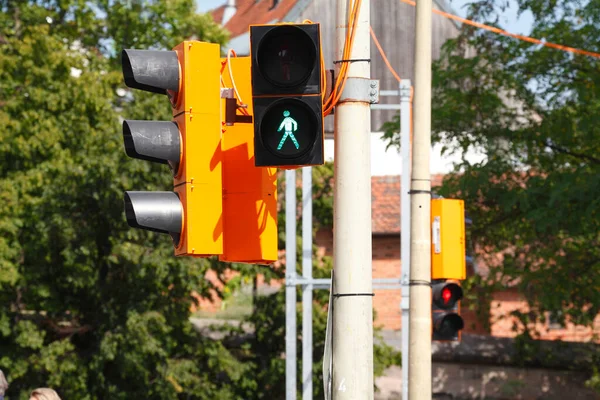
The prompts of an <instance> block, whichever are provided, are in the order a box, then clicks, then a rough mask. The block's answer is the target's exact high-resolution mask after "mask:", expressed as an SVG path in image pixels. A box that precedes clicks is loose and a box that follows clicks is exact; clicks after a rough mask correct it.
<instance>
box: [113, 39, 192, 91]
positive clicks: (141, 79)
mask: <svg viewBox="0 0 600 400" xmlns="http://www.w3.org/2000/svg"><path fill="white" fill-rule="evenodd" d="M121 65H122V67H123V77H124V78H125V84H126V85H127V86H128V87H130V88H132V89H140V90H145V91H147V92H152V93H160V94H167V91H171V92H178V91H179V75H180V72H179V60H178V59H177V53H176V52H174V51H164V50H133V49H126V50H123V51H122V52H121Z"/></svg>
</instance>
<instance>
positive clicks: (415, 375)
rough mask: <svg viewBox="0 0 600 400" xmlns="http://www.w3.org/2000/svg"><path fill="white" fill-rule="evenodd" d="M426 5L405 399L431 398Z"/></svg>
mask: <svg viewBox="0 0 600 400" xmlns="http://www.w3.org/2000/svg"><path fill="white" fill-rule="evenodd" d="M431 9H432V2H431V0H419V1H418V2H417V9H416V23H415V26H416V32H415V95H414V136H413V153H412V157H413V160H412V182H411V184H412V186H411V235H410V237H411V249H410V267H411V268H410V332H409V340H410V350H409V370H408V374H409V380H408V395H409V399H410V400H421V399H423V400H425V399H427V400H430V399H431V222H430V220H431V216H430V208H431V203H430V202H431V175H430V172H429V154H430V152H431Z"/></svg>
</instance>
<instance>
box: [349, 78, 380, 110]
mask: <svg viewBox="0 0 600 400" xmlns="http://www.w3.org/2000/svg"><path fill="white" fill-rule="evenodd" d="M346 101H360V102H366V103H369V104H377V103H379V79H368V78H352V77H350V78H348V79H347V80H346V86H344V91H343V92H342V96H341V97H340V103H343V102H346Z"/></svg>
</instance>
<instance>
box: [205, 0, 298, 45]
mask: <svg viewBox="0 0 600 400" xmlns="http://www.w3.org/2000/svg"><path fill="white" fill-rule="evenodd" d="M274 2H275V0H258V1H257V0H237V2H236V3H237V4H236V7H237V10H236V13H235V15H234V16H233V17H231V19H230V20H229V21H227V23H226V24H225V29H227V30H228V31H229V32H230V33H231V37H232V38H234V37H236V36H239V35H241V34H243V33H246V32H247V31H248V26H249V25H250V24H253V25H254V24H267V23H271V22H273V21H281V19H282V18H284V17H285V16H286V15H287V14H288V13H289V12H290V10H291V9H292V7H294V5H296V3H297V2H298V0H278V1H276V2H277V5H276V6H275V7H273V3H274ZM224 10H225V5H223V6H221V7H219V8H216V9H214V10H213V11H211V14H212V16H213V19H214V20H215V21H217V22H219V23H221V21H223V11H224Z"/></svg>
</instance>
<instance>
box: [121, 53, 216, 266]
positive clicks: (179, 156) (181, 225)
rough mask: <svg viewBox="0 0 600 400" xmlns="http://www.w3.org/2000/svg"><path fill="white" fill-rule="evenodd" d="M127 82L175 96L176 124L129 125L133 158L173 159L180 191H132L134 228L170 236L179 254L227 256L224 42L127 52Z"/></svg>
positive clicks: (129, 212)
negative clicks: (222, 90)
mask: <svg viewBox="0 0 600 400" xmlns="http://www.w3.org/2000/svg"><path fill="white" fill-rule="evenodd" d="M122 67H123V76H124V78H125V84H126V85H127V86H129V87H131V88H134V89H140V90H144V91H148V92H153V93H159V94H166V95H168V97H169V99H170V101H171V105H172V107H173V121H130V120H125V121H124V122H123V138H124V142H125V150H126V153H127V155H129V156H130V157H133V158H139V159H142V160H147V161H152V162H159V163H165V164H168V165H169V166H170V167H171V170H172V171H173V176H174V177H173V184H174V190H173V192H126V193H125V214H126V217H127V221H128V223H129V225H130V226H132V227H136V228H142V229H147V230H152V231H157V232H164V233H169V234H170V235H171V237H172V238H173V243H174V245H175V254H176V255H191V256H209V255H215V254H222V253H223V218H222V196H223V190H222V181H221V173H222V171H221V165H222V152H221V99H220V84H219V82H220V80H219V77H220V68H221V61H220V47H219V45H217V44H211V43H203V42H196V41H186V42H183V43H181V44H179V45H178V46H177V47H175V48H174V50H173V51H154V50H123V52H122Z"/></svg>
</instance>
